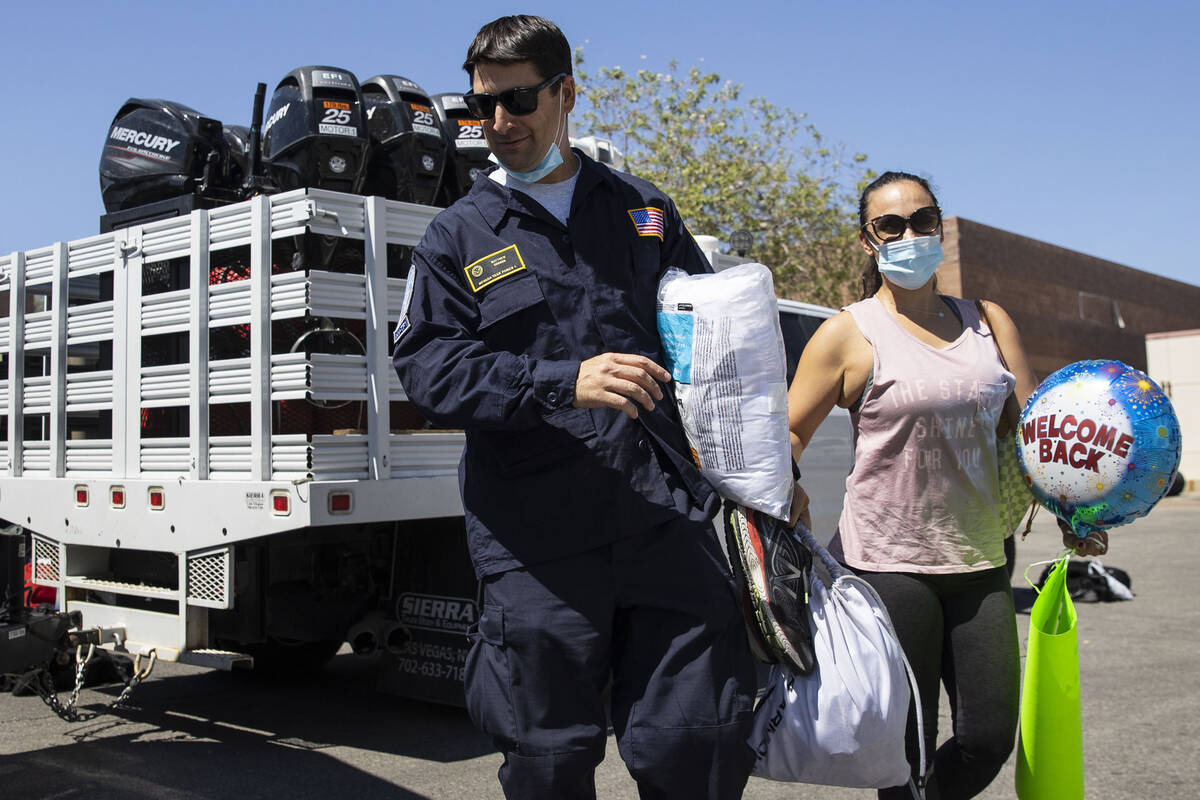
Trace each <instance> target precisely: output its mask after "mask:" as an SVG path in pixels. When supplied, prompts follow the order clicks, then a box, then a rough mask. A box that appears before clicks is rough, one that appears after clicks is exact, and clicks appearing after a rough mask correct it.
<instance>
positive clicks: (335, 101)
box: [262, 67, 370, 193]
mask: <svg viewBox="0 0 1200 800" xmlns="http://www.w3.org/2000/svg"><path fill="white" fill-rule="evenodd" d="M262 135H263V139H262V152H263V158H264V160H265V161H266V164H267V172H268V174H269V175H270V177H271V178H272V180H273V182H274V183H275V184H276V185H277V186H278V187H279V189H280V191H288V190H289V189H298V188H301V187H313V188H319V189H332V190H334V191H338V192H351V193H356V192H358V191H359V190H360V189H361V188H362V179H363V175H364V174H365V171H366V160H367V148H368V147H369V145H370V140H369V138H368V135H367V125H366V117H365V115H364V114H363V99H362V92H361V91H360V90H359V87H358V80H357V79H356V78H355V77H354V74H353V73H351V72H350V71H349V70H345V69H339V68H337V67H298V68H297V69H294V70H292V71H291V72H289V73H288V74H287V76H286V77H284V79H283V80H281V81H280V82H279V85H278V86H276V87H275V93H274V94H273V95H272V96H271V104H270V107H269V109H268V111H267V120H266V122H265V123H264V124H263V134H262Z"/></svg>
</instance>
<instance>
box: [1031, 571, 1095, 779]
mask: <svg viewBox="0 0 1200 800" xmlns="http://www.w3.org/2000/svg"><path fill="white" fill-rule="evenodd" d="M1069 559H1070V555H1069V554H1068V555H1066V556H1064V557H1063V558H1062V560H1060V561H1059V562H1058V563H1057V564H1055V565H1054V569H1052V570H1051V571H1050V576H1049V577H1048V578H1047V579H1046V583H1045V585H1044V586H1043V587H1042V589H1041V592H1040V593H1039V594H1038V596H1037V600H1035V601H1034V602H1033V608H1032V609H1030V612H1029V644H1028V646H1027V647H1026V651H1025V682H1024V686H1023V688H1022V691H1021V726H1020V734H1019V736H1018V739H1017V797H1019V798H1020V800H1082V798H1083V711H1082V707H1081V705H1080V698H1079V646H1078V632H1077V630H1076V617H1075V606H1074V604H1073V603H1072V602H1071V596H1070V594H1069V593H1068V591H1067V561H1068V560H1069ZM1026 580H1028V574H1027V575H1026Z"/></svg>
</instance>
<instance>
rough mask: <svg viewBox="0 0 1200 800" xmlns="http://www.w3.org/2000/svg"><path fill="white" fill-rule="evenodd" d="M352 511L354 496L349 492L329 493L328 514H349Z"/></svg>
mask: <svg viewBox="0 0 1200 800" xmlns="http://www.w3.org/2000/svg"><path fill="white" fill-rule="evenodd" d="M353 509H354V495H353V493H351V492H330V493H329V513H330V514H349V513H350V512H351V511H352V510H353Z"/></svg>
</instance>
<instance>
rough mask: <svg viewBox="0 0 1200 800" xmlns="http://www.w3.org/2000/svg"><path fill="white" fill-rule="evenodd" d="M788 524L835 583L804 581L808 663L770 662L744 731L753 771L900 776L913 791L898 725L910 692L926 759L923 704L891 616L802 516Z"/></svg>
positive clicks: (857, 781)
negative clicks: (812, 660)
mask: <svg viewBox="0 0 1200 800" xmlns="http://www.w3.org/2000/svg"><path fill="white" fill-rule="evenodd" d="M796 533H797V535H798V536H799V538H800V539H801V541H802V542H803V543H804V545H805V546H806V547H808V548H809V550H811V551H812V553H813V554H814V555H815V556H816V557H817V558H819V559H820V560H821V561H822V562H823V563H824V564H825V566H826V568H827V569H828V570H829V573H830V575H831V576H832V577H833V582H832V584H831V585H830V586H829V588H826V587H825V585H824V583H822V582H821V580H820V579H819V578H818V577H817V575H816V574H815V573H814V574H813V577H812V581H811V587H812V588H811V594H810V598H809V605H808V613H809V615H810V625H811V628H812V634H813V647H814V650H815V652H816V668H815V669H814V670H813V671H812V672H811V673H810V674H808V675H796V674H794V673H792V672H789V671H788V670H786V669H784V668H783V667H780V666H775V667H773V668H772V669H771V674H770V678H769V680H768V683H767V691H766V694H765V695H764V696H763V699H762V701H761V702H760V703H759V705H758V708H757V709H756V710H755V712H754V728H753V732H752V734H751V736H750V739H749V745H750V747H751V748H752V749H753V750H754V752H755V753H756V754H757V760H756V762H755V765H754V770H753V773H752V774H754V775H757V776H759V777H761V778H768V779H770V780H776V781H794V782H800V783H815V784H821V785H824V786H850V787H855V788H878V789H882V788H887V787H890V786H903V785H905V784H908V785H909V786H910V787H911V788H912V789H913V794H914V795H915V796H917V797H920V793H919V789H918V787H917V786H916V784H915V782H914V781H912V780H911V774H910V773H911V768H910V766H909V763H908V760H907V759H906V758H905V753H904V733H905V729H906V727H907V724H908V708H909V703H910V701H911V700H912V699H913V697H917V702H916V708H917V725H918V728H919V729H920V730H921V734H920V736H919V738H920V741H921V743H922V744H921V747H922V750H921V762H920V763H922V764H924V763H925V753H924V740H925V737H924V725H923V722H922V720H921V713H920V709H921V704H920V699H919V695H918V694H917V689H916V682H915V680H914V679H913V676H912V670H911V668H909V666H908V662H907V660H906V659H905V658H904V652H903V650H901V648H900V643H899V641H898V640H897V638H896V634H895V630H894V629H893V628H892V622H891V619H890V618H889V617H888V614H887V611H886V610H885V608H884V606H883V602H882V601H881V600H880V599H879V595H878V594H876V593H875V590H874V589H873V588H872V587H871V585H870V584H868V583H867V582H866V581H864V580H862V579H861V578H859V577H858V576H856V575H852V574H850V573H848V572H846V570H845V569H843V568H842V566H841V565H840V564H838V563H837V561H835V560H834V559H833V558H832V557H831V556H830V555H829V553H828V551H826V550H825V548H824V547H822V546H821V545H820V544H818V543H817V541H816V540H815V539H814V538H813V536H812V534H811V533H810V532H809V531H808V529H807V528H805V527H804V526H803V525H797V526H796Z"/></svg>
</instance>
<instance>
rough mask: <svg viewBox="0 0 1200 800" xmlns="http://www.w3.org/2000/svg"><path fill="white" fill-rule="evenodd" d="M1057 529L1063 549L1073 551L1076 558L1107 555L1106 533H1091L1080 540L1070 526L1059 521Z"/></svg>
mask: <svg viewBox="0 0 1200 800" xmlns="http://www.w3.org/2000/svg"><path fill="white" fill-rule="evenodd" d="M1058 529H1059V530H1060V531H1062V540H1063V547H1067V548H1069V549H1071V550H1073V551H1074V552H1075V555H1077V556H1102V555H1105V554H1106V553H1108V531H1092V532H1091V533H1089V534H1088V535H1087V536H1086V537H1085V538H1083V539H1080V538H1079V537H1078V536H1076V535H1075V532H1074V531H1073V530H1071V526H1070V525H1068V524H1067V523H1065V522H1063V521H1062V520H1061V519H1060V520H1059V521H1058Z"/></svg>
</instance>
